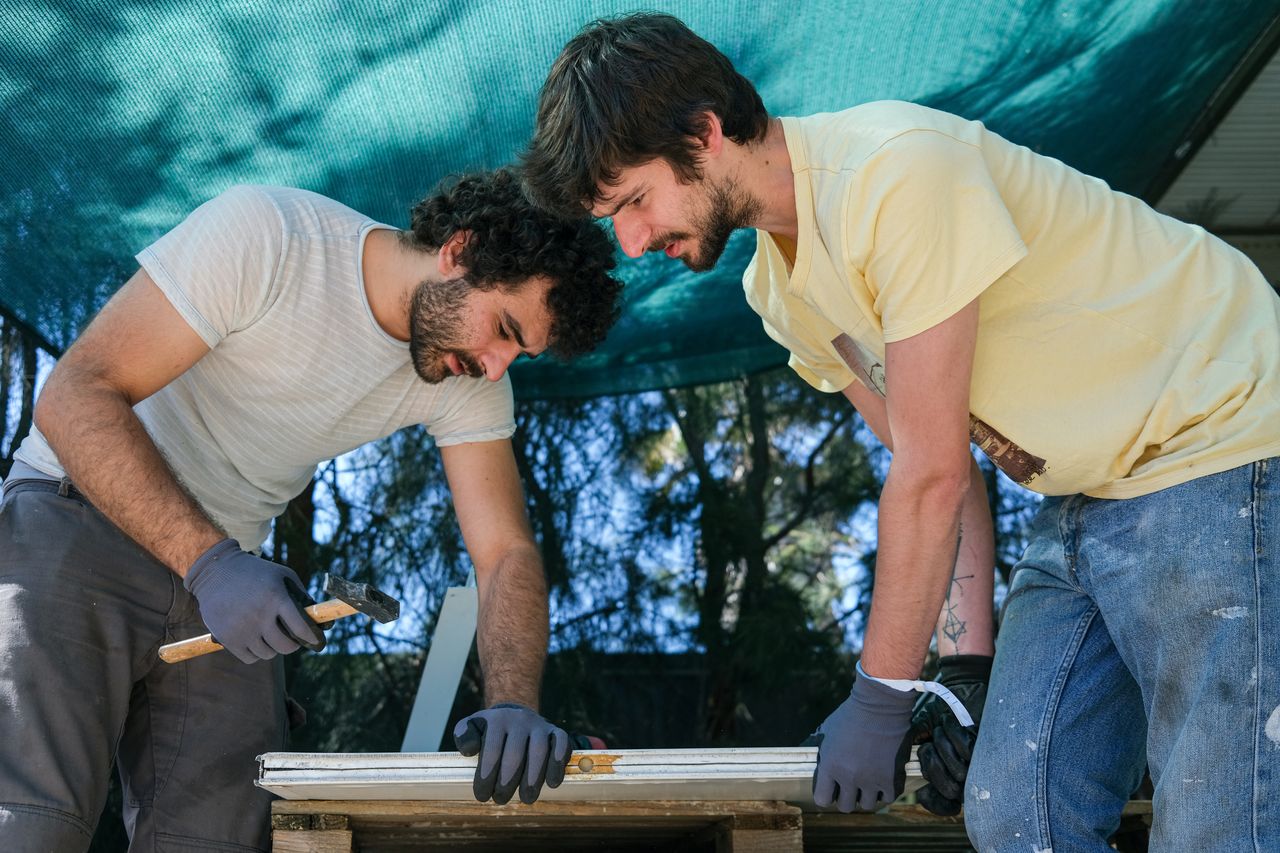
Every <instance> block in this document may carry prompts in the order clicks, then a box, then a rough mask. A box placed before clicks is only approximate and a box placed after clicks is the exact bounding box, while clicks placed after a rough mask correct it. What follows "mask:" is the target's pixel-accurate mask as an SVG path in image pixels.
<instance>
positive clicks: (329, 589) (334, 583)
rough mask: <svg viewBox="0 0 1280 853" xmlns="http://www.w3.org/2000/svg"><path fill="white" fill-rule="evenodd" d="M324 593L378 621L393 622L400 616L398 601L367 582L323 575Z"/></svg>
mask: <svg viewBox="0 0 1280 853" xmlns="http://www.w3.org/2000/svg"><path fill="white" fill-rule="evenodd" d="M324 593H325V595H328V596H330V597H332V598H336V599H339V600H340V601H345V602H346V603H347V604H350V605H351V606H352V607H354V608H355V609H356V610H359V611H360V612H361V613H364V614H366V615H368V616H372V617H373V618H374V619H377V620H378V621H379V622H393V621H395V620H396V619H399V618H400V602H398V601H396V600H395V599H394V598H392V597H391V596H389V595H387V594H386V593H385V592H380V591H379V590H376V589H374V588H373V587H371V586H369V585H368V584H367V583H352V582H351V581H349V580H347V579H346V578H340V577H338V576H337V575H325V576H324Z"/></svg>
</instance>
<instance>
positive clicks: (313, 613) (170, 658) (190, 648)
mask: <svg viewBox="0 0 1280 853" xmlns="http://www.w3.org/2000/svg"><path fill="white" fill-rule="evenodd" d="M306 611H307V615H308V616H310V617H311V618H312V619H314V620H315V621H316V622H330V621H332V620H334V619H341V618H342V617H343V616H350V615H351V614H352V613H358V612H359V611H357V610H356V609H355V608H354V607H352V606H351V605H350V604H347V603H346V602H345V601H342V600H340V599H337V598H331V599H329V600H328V601H322V602H320V603H319V604H313V605H311V606H310V607H308V608H306ZM221 648H222V644H221V643H219V642H217V641H216V640H214V639H213V635H212V634H205V635H204V636H202V637H192V638H191V639H189V640H179V641H178V642H176V643H167V644H166V645H163V646H161V647H160V660H162V661H164V662H165V663H178V662H180V661H184V660H190V659H191V658H198V657H200V655H207V654H209V652H216V651H218V649H221Z"/></svg>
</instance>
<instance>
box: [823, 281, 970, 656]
mask: <svg viewBox="0 0 1280 853" xmlns="http://www.w3.org/2000/svg"><path fill="white" fill-rule="evenodd" d="M977 320H978V306H977V303H976V302H973V303H971V304H970V305H968V306H967V307H966V308H964V309H962V310H961V311H960V312H958V313H957V314H955V315H954V316H952V317H951V318H949V319H948V320H946V321H944V322H943V323H941V324H939V325H937V326H935V327H933V328H931V329H929V330H927V331H925V332H922V333H921V334H919V335H916V336H914V337H912V338H910V339H908V340H905V341H900V342H895V343H891V344H889V345H888V346H887V347H886V355H885V362H886V363H885V379H886V386H887V392H888V393H887V399H885V400H883V401H880V398H878V397H877V396H875V395H874V394H872V393H871V392H869V391H866V389H863V388H861V386H857V385H856V383H855V386H851V387H850V388H849V389H846V392H845V393H846V396H848V397H849V399H850V400H851V401H853V403H854V405H856V406H857V407H858V408H859V411H861V412H862V414H863V417H864V418H866V419H867V422H868V424H870V425H871V427H872V429H873V430H874V431H875V432H876V433H877V435H878V436H879V437H880V438H881V440H882V441H885V444H886V446H888V447H889V448H890V449H891V450H892V451H893V459H892V462H891V463H890V466H889V476H888V477H887V478H886V480H885V486H884V490H883V491H882V493H881V497H880V512H879V556H878V558H877V568H876V590H875V594H874V597H873V599H872V607H871V617H870V620H869V622H868V626H867V634H866V640H865V643H864V646H863V658H862V660H863V667H864V668H865V669H866V670H867V671H868V672H869V673H870V674H872V675H877V676H881V677H886V678H915V677H916V676H917V675H918V674H919V672H920V668H921V665H922V664H923V662H924V658H925V655H926V653H927V651H928V646H929V637H930V634H931V633H932V631H933V628H934V626H935V623H937V622H945V613H943V604H944V601H946V600H947V595H948V587H949V581H950V580H951V579H952V578H953V577H956V576H961V577H962V576H964V575H966V574H969V570H968V569H969V568H970V567H972V568H973V569H974V572H973V573H974V574H975V579H976V577H977V576H978V567H977V566H974V565H971V563H970V561H974V562H977V561H980V560H981V559H983V553H984V549H983V547H982V546H981V545H978V546H977V547H974V548H972V549H971V548H962V547H960V532H961V522H962V519H963V518H968V517H969V516H970V514H971V513H975V514H976V513H977V512H978V510H979V507H978V505H977V501H978V497H979V495H980V494H981V493H975V492H974V486H975V485H976V484H977V483H979V482H980V481H979V480H975V478H974V476H973V472H974V470H975V468H976V466H975V464H974V462H973V459H972V457H971V456H970V455H969V429H968V423H969V383H970V379H971V376H972V368H973V350H974V346H975V342H976V338H977ZM869 411H870V414H868V412H869ZM982 504H983V512H985V498H984V499H983V501H982ZM971 523H974V524H975V526H976V527H977V528H978V529H977V530H973V531H972V534H974V535H975V541H979V540H980V537H982V536H984V535H985V536H987V537H989V535H990V521H989V516H988V520H987V522H986V525H985V526H984V525H983V524H982V523H981V522H980V521H978V520H977V519H976V518H975V519H974V520H973V521H972V522H971ZM984 531H985V533H984ZM986 550H988V551H989V550H990V549H989V547H988V548H987V549H986ZM957 567H959V571H957ZM992 569H993V567H992V566H990V565H988V566H987V567H986V568H985V569H983V574H984V575H985V574H989V573H990V572H991V571H992ZM950 586H951V587H954V584H950ZM988 590H989V588H988ZM972 592H977V590H973V591H970V590H965V591H964V594H963V595H962V597H961V599H957V601H956V602H955V603H956V604H957V605H958V604H959V603H960V602H961V601H962V600H963V602H964V603H965V604H966V605H967V606H966V608H965V609H964V610H963V611H958V612H961V613H962V615H963V617H964V618H965V619H966V621H967V623H968V624H967V626H966V631H967V632H973V633H974V634H975V635H976V634H977V633H978V632H977V630H976V628H977V625H978V624H980V622H986V623H988V624H989V623H990V619H991V617H990V607H991V604H990V597H989V591H988V595H987V598H986V599H985V601H980V599H979V597H978V596H977V595H975V594H972ZM939 614H943V615H942V618H941V619H939ZM982 614H986V615H985V619H983V618H982ZM960 639H961V643H960V648H962V649H965V650H966V651H972V652H973V653H982V652H979V651H978V650H977V649H976V648H972V647H969V648H966V647H967V646H968V643H966V642H964V640H963V635H961V638H960ZM972 639H976V637H975V638H971V640H972ZM989 640H990V629H989V628H987V642H989ZM944 643H945V639H944ZM940 651H942V652H943V653H947V652H948V651H949V650H948V648H947V646H946V645H945V644H944V645H942V646H941V647H940Z"/></svg>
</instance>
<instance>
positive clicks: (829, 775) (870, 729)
mask: <svg viewBox="0 0 1280 853" xmlns="http://www.w3.org/2000/svg"><path fill="white" fill-rule="evenodd" d="M915 700H916V695H915V693H904V692H902V691H900V690H894V689H893V688H892V687H889V686H887V685H884V684H880V683H879V682H876V681H872V680H871V679H869V678H863V677H861V676H858V677H857V678H856V679H855V680H854V682H853V690H851V691H850V692H849V698H848V699H846V700H844V702H843V703H841V705H840V707H838V708H836V709H835V710H834V711H832V712H831V716H829V717H827V719H826V720H824V721H823V723H822V725H821V726H818V730H817V731H816V732H814V734H813V736H812V737H813V739H816V740H817V743H818V765H817V767H815V768H814V771H813V801H814V803H816V804H817V805H818V806H820V807H825V806H830V805H832V804H833V803H834V804H835V806H836V807H837V808H838V809H840V811H842V812H851V811H853V810H854V809H855V808H858V809H865V810H867V811H871V810H873V809H877V808H879V807H880V806H885V805H888V804H889V803H891V802H893V801H894V800H896V799H897V798H898V797H899V795H901V794H902V789H903V788H904V787H905V786H906V779H907V775H906V764H907V756H908V755H909V754H910V748H911V743H910V741H909V740H908V739H907V738H906V737H905V736H906V734H907V730H908V728H909V727H910V724H911V706H912V704H913V703H914V702H915Z"/></svg>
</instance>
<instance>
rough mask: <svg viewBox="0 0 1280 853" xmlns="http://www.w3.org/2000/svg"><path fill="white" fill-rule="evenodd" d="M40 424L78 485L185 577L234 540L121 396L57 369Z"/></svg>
mask: <svg viewBox="0 0 1280 853" xmlns="http://www.w3.org/2000/svg"><path fill="white" fill-rule="evenodd" d="M36 423H37V425H38V426H39V428H40V431H41V432H42V433H43V434H44V436H45V438H46V439H47V440H48V442H49V446H50V447H52V448H53V451H54V453H55V454H57V456H58V461H59V462H60V463H62V466H63V468H64V469H65V470H66V472H67V476H68V477H70V478H71V481H72V482H73V483H75V485H76V488H77V489H79V490H80V491H81V492H83V493H84V494H85V496H86V497H88V499H89V500H90V501H91V502H92V503H93V505H94V506H95V507H97V509H98V510H99V511H100V512H102V514H103V515H105V516H106V517H107V518H109V519H111V521H112V522H113V523H114V524H115V525H116V526H117V527H119V528H120V529H121V530H122V531H124V532H125V533H126V534H128V535H129V536H130V537H131V538H132V539H133V540H134V541H135V542H137V543H138V544H139V545H141V546H142V547H143V548H145V549H146V550H147V551H149V552H150V553H151V554H152V555H154V556H155V557H156V559H158V560H160V562H162V563H164V564H165V565H166V566H168V567H169V568H170V569H172V570H173V571H174V572H175V573H177V574H178V575H181V576H184V575H185V574H186V571H187V569H188V568H190V566H191V564H192V563H194V562H195V561H196V559H197V558H198V557H199V556H200V555H201V554H203V553H204V552H205V551H207V550H208V549H209V548H210V547H212V546H213V545H215V544H217V543H218V542H219V541H221V540H222V539H225V538H226V534H225V533H224V532H223V531H221V530H219V529H218V527H217V525H215V524H214V523H213V522H212V521H211V520H210V519H209V518H208V516H207V515H205V513H204V511H203V510H202V509H201V508H200V506H199V505H198V504H197V503H196V502H195V500H194V499H193V498H192V497H191V496H190V495H189V494H188V493H187V492H186V490H185V489H183V488H182V486H181V485H180V484H179V483H178V480H177V478H176V477H175V476H174V474H173V472H172V471H171V470H170V469H169V466H168V464H167V463H166V462H165V461H164V457H163V456H161V454H160V451H159V450H158V449H157V448H156V445H155V442H153V441H152V440H151V437H150V436H149V435H148V434H147V431H146V429H144V428H143V426H142V422H141V421H140V420H138V416H137V415H135V414H134V412H133V408H132V406H131V405H130V404H129V402H128V400H126V399H125V398H124V396H123V395H121V394H120V393H119V392H117V391H114V390H112V389H109V388H106V387H102V386H100V385H96V384H94V383H93V382H92V381H91V380H90V379H89V378H87V377H79V376H76V375H74V373H72V372H71V371H68V370H64V371H63V372H62V373H61V374H60V373H59V372H58V371H57V370H55V372H54V374H53V375H51V376H50V379H49V383H48V384H47V386H46V388H45V391H44V393H43V394H42V395H41V401H40V405H38V406H37V407H36Z"/></svg>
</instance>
